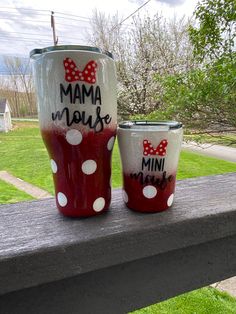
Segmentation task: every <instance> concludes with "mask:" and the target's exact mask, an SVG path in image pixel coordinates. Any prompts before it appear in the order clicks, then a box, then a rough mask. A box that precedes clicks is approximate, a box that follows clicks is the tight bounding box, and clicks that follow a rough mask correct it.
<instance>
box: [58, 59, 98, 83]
mask: <svg viewBox="0 0 236 314" xmlns="http://www.w3.org/2000/svg"><path fill="white" fill-rule="evenodd" d="M63 63H64V68H65V79H66V81H67V82H74V81H83V82H86V83H90V84H94V83H96V70H97V66H98V65H97V63H96V62H95V61H94V60H91V61H89V62H88V63H87V64H86V66H85V68H84V70H83V71H80V70H79V69H78V67H77V66H76V64H75V62H74V61H73V60H72V59H70V58H66V59H65V60H64V61H63Z"/></svg>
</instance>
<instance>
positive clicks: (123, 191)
mask: <svg viewBox="0 0 236 314" xmlns="http://www.w3.org/2000/svg"><path fill="white" fill-rule="evenodd" d="M122 197H123V200H124V202H125V203H128V201H129V197H128V194H127V193H126V191H125V190H122Z"/></svg>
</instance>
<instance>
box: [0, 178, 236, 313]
mask: <svg viewBox="0 0 236 314" xmlns="http://www.w3.org/2000/svg"><path fill="white" fill-rule="evenodd" d="M235 191H236V174H235V173H232V174H226V175H218V176H210V177H201V178H196V179H188V180H183V181H178V182H177V188H176V197H175V204H174V206H173V207H172V208H171V209H170V210H168V211H166V212H162V213H157V214H138V213H135V212H132V211H130V210H128V209H126V207H125V206H124V204H123V202H122V199H121V191H120V190H115V191H114V193H113V201H112V206H111V209H110V211H109V212H108V213H107V214H103V215H101V216H97V217H94V218H88V219H69V218H65V217H63V216H62V215H60V214H59V213H58V212H57V210H56V209H55V203H54V199H46V200H41V201H33V202H24V203H18V204H14V205H1V206H0V239H1V241H0V294H1V296H0V313H4V314H6V313H10V314H14V313H17V314H19V313H27V314H28V313H37V314H38V313H42V314H47V313H50V314H53V313H56V314H58V313H65V314H67V313H68V314H73V313H81V314H86V313H89V314H97V313H101V314H106V313H108V314H113V313H115V314H116V313H127V312H129V311H133V310H135V309H138V308H141V307H144V306H147V305H150V304H153V303H156V302H159V301H162V300H165V299H167V298H170V297H173V296H175V295H178V294H181V293H183V292H186V291H190V290H193V289H196V288H200V287H202V286H206V285H208V284H211V283H213V282H216V281H219V280H222V279H226V278H228V277H231V276H234V275H236V192H235Z"/></svg>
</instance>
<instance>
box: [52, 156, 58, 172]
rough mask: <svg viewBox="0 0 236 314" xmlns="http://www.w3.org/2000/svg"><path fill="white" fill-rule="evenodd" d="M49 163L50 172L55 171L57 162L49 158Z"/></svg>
mask: <svg viewBox="0 0 236 314" xmlns="http://www.w3.org/2000/svg"><path fill="white" fill-rule="evenodd" d="M50 163H51V169H52V172H53V173H57V164H56V162H55V161H54V160H53V159H51V160H50Z"/></svg>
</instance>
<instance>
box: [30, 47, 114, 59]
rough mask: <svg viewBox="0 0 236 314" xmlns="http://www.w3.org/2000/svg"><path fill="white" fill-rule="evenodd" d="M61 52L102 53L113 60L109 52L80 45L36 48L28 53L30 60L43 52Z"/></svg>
mask: <svg viewBox="0 0 236 314" xmlns="http://www.w3.org/2000/svg"><path fill="white" fill-rule="evenodd" d="M62 50H82V51H91V52H98V53H103V54H105V55H107V56H108V57H110V58H112V59H113V55H112V53H111V52H109V51H102V50H101V49H100V48H97V47H90V46H80V45H60V46H50V47H45V48H36V49H33V50H32V51H30V58H33V57H34V56H36V55H40V54H42V53H45V52H52V51H62Z"/></svg>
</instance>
